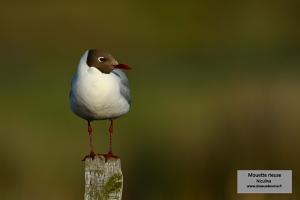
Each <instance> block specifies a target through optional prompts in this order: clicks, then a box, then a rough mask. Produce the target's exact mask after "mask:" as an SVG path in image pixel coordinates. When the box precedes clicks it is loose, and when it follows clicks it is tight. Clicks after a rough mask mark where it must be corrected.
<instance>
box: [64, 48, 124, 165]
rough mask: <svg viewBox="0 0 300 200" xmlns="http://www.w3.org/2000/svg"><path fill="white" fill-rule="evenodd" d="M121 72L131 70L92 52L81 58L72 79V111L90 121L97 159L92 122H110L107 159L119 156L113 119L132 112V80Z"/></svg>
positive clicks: (102, 54) (92, 156)
mask: <svg viewBox="0 0 300 200" xmlns="http://www.w3.org/2000/svg"><path fill="white" fill-rule="evenodd" d="M121 69H130V67H129V66H128V65H126V64H120V63H118V62H117V61H116V59H115V58H114V57H113V56H112V55H111V54H109V53H107V52H105V51H102V50H98V49H91V50H87V51H86V52H85V53H84V54H83V55H82V57H81V59H80V62H79V65H78V69H77V72H76V73H75V75H74V76H73V78H72V83H71V91H70V104H71V110H72V111H73V112H74V113H75V114H76V115H78V116H79V117H81V118H83V119H85V120H87V123H88V133H89V138H90V154H89V155H87V156H85V158H84V160H85V159H86V158H87V157H91V158H94V156H95V153H94V148H93V144H92V134H93V129H92V127H91V121H93V120H110V127H109V129H108V131H109V136H110V137H109V151H108V153H107V154H103V155H104V156H105V158H106V159H107V158H109V157H116V156H114V155H113V153H112V133H113V120H114V119H116V118H118V117H120V116H122V115H124V114H126V113H127V112H128V111H129V109H130V89H129V85H128V79H127V77H126V75H125V73H124V72H123V71H122V70H121Z"/></svg>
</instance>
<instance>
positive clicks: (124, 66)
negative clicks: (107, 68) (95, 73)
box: [114, 63, 131, 70]
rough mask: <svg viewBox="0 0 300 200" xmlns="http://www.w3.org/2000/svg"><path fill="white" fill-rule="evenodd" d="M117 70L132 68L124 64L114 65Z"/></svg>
mask: <svg viewBox="0 0 300 200" xmlns="http://www.w3.org/2000/svg"><path fill="white" fill-rule="evenodd" d="M114 67H115V68H119V69H127V70H128V69H131V67H129V65H127V64H122V63H119V64H117V65H114Z"/></svg>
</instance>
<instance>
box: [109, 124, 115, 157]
mask: <svg viewBox="0 0 300 200" xmlns="http://www.w3.org/2000/svg"><path fill="white" fill-rule="evenodd" d="M113 131H114V124H113V120H112V119H111V120H110V126H109V128H108V132H109V151H108V154H112V134H113Z"/></svg>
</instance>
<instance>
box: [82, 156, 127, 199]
mask: <svg viewBox="0 0 300 200" xmlns="http://www.w3.org/2000/svg"><path fill="white" fill-rule="evenodd" d="M122 189H123V175H122V171H121V160H120V159H108V160H107V162H105V158H104V157H103V156H96V157H95V159H94V160H92V159H91V158H88V159H86V160H85V194H84V200H121V199H122Z"/></svg>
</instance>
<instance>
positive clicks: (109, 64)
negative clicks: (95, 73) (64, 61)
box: [86, 49, 130, 74]
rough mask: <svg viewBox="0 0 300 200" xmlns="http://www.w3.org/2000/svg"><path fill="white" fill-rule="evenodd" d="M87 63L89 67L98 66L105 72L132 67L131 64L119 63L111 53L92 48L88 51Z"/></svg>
mask: <svg viewBox="0 0 300 200" xmlns="http://www.w3.org/2000/svg"><path fill="white" fill-rule="evenodd" d="M86 64H87V65H88V66H89V67H95V68H97V69H98V70H100V71H101V72H102V73H105V74H109V73H110V72H111V71H112V70H113V69H115V68H119V69H130V67H129V65H126V64H120V63H118V61H116V59H115V58H114V57H113V56H112V55H111V54H109V53H107V52H105V51H102V50H99V49H91V50H89V51H88V56H87V60H86Z"/></svg>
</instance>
